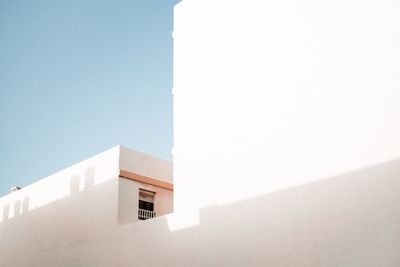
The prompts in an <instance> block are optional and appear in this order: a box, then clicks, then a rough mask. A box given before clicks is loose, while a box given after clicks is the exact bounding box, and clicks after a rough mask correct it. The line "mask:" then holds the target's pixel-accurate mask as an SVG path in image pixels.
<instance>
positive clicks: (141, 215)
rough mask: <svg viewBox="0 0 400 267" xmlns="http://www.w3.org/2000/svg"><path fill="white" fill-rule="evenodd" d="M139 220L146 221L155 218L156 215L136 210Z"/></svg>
mask: <svg viewBox="0 0 400 267" xmlns="http://www.w3.org/2000/svg"><path fill="white" fill-rule="evenodd" d="M138 215H139V220H147V219H151V218H154V217H156V213H155V212H154V211H151V210H142V209H139V210H138Z"/></svg>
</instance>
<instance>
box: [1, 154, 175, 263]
mask: <svg viewBox="0 0 400 267" xmlns="http://www.w3.org/2000/svg"><path fill="white" fill-rule="evenodd" d="M121 171H124V172H125V173H129V174H131V176H132V177H133V178H135V177H139V178H141V179H142V180H143V179H144V182H143V181H136V180H132V179H131V178H132V177H130V178H129V177H128V178H129V179H128V178H124V177H123V176H121ZM143 177H144V178H143ZM149 178H150V179H149ZM146 179H147V180H150V181H153V180H156V181H162V182H164V183H167V184H171V185H172V164H171V163H170V162H167V161H164V160H161V159H158V158H155V157H152V156H149V155H146V154H143V153H140V152H137V151H134V150H130V149H127V148H124V147H121V146H117V147H114V148H112V149H110V150H107V151H105V152H103V153H101V154H99V155H97V156H94V157H92V158H89V159H87V160H85V161H83V162H80V163H78V164H76V165H74V166H72V167H69V168H67V169H65V170H62V171H60V172H58V173H56V174H54V175H51V176H49V177H46V178H44V179H42V180H40V181H38V182H36V183H34V184H32V185H29V186H26V187H24V188H22V189H20V190H18V191H16V192H12V193H10V194H8V195H6V196H4V197H2V198H0V211H1V212H0V214H1V215H0V216H1V217H0V250H1V252H0V266H63V263H62V262H64V264H66V265H65V266H81V265H68V262H70V261H71V260H72V259H70V255H69V254H68V253H67V254H64V255H63V256H60V255H58V256H57V258H56V260H57V259H59V260H60V258H59V257H61V258H63V259H64V261H61V262H60V263H59V264H58V263H53V264H48V261H49V258H51V257H52V255H53V254H52V253H61V251H62V252H63V253H65V251H64V249H63V247H64V246H68V245H72V244H80V243H85V242H88V241H90V240H101V239H102V238H104V237H106V236H109V235H113V234H115V232H116V229H117V228H118V226H121V225H124V224H127V223H137V222H138V221H139V219H138V202H139V198H138V195H139V188H140V189H146V190H149V191H152V192H154V193H155V197H154V209H155V210H154V211H155V212H156V214H157V215H158V216H162V215H164V214H167V213H171V212H172V210H173V191H172V190H169V189H165V188H161V187H159V186H157V185H154V184H151V183H147V182H146ZM151 179H153V180H151ZM58 250H59V251H58ZM57 251H58V252H57ZM80 253H82V255H84V254H85V252H84V251H81V252H80ZM53 256H54V255H53ZM92 256H95V254H93V255H92ZM99 258H100V259H101V257H99Z"/></svg>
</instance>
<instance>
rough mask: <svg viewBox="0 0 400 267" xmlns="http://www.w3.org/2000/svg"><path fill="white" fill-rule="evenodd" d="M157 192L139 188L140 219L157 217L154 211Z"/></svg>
mask: <svg viewBox="0 0 400 267" xmlns="http://www.w3.org/2000/svg"><path fill="white" fill-rule="evenodd" d="M155 194H156V193H155V192H151V191H148V190H144V189H139V212H138V218H139V220H147V219H150V218H154V217H156V213H155V212H154V197H155Z"/></svg>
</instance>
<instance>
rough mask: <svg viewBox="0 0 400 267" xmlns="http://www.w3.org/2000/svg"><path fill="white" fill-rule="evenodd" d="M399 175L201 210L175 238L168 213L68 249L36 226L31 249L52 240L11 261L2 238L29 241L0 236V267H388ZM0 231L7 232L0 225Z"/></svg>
mask: <svg viewBox="0 0 400 267" xmlns="http://www.w3.org/2000/svg"><path fill="white" fill-rule="evenodd" d="M399 176H400V161H394V162H387V163H384V164H379V165H377V166H373V167H370V168H367V169H363V170H359V171H356V172H352V173H347V174H345V175H342V176H337V177H331V178H329V179H325V180H320V181H317V182H314V183H311V184H307V185H302V186H299V187H294V188H291V189H288V190H283V191H279V192H275V193H272V194H265V195H261V196H258V197H253V198H250V199H246V200H242V201H239V202H235V203H230V204H225V205H214V206H210V207H207V208H203V209H201V210H200V220H199V223H198V224H197V225H193V226H192V227H189V228H184V229H178V230H172V229H171V228H170V226H169V221H170V220H171V219H174V217H177V216H178V217H179V215H178V214H175V213H173V214H169V215H167V216H162V217H157V218H155V219H152V220H147V221H141V222H137V223H130V224H120V225H118V227H116V228H112V227H111V228H107V229H106V231H104V232H102V234H101V235H96V236H92V237H90V238H86V239H81V240H79V241H78V242H66V240H68V237H67V236H66V234H64V231H65V230H64V229H58V232H56V233H54V232H50V233H49V232H48V231H46V229H44V228H37V230H38V232H37V233H36V235H37V237H36V239H34V241H36V242H43V240H44V241H45V240H46V239H47V238H48V236H49V234H55V235H58V237H59V238H60V239H59V242H58V243H56V244H53V246H52V247H48V248H47V249H43V250H26V247H24V246H23V245H21V244H20V246H19V247H17V246H12V248H13V249H15V251H14V254H12V255H11V256H10V254H5V253H9V250H8V249H9V247H8V246H9V245H8V244H7V243H11V244H13V242H12V240H11V239H12V238H16V237H17V238H18V240H20V241H19V242H20V243H22V242H28V243H29V242H30V241H31V239H30V238H32V237H31V236H29V235H27V233H25V232H20V235H18V233H14V234H13V235H9V236H6V240H4V235H3V232H1V238H0V265H1V266H21V267H24V266H33V267H36V266H37V267H43V266H61V267H62V266H66V267H67V266H68V267H70V266H84V267H91V266H93V267H100V266H104V267H110V266H119V267H122V266H174V267H180V266H202V267H204V266H210V267H211V266H255V267H256V266H316V267H317V266H318V267H320V266H324V267H336V266H385V267H391V266H393V267H397V266H399V265H400V234H399V225H400V207H399V205H396V203H399V201H400V180H399V179H398V177H399ZM95 188H96V187H95ZM393 203H394V204H395V205H393ZM100 204H101V203H100ZM65 205H66V206H67V203H65ZM68 206H69V205H68ZM44 209H46V208H44ZM97 210H101V209H100V208H98V209H97ZM94 212H96V211H94ZM55 218H56V217H55ZM37 219H38V218H37V217H33V218H31V219H30V223H32V224H33V225H35V224H36V223H38V222H40V220H37ZM56 219H57V218H56ZM19 222H20V221H19ZM19 222H17V224H18V223H19ZM69 223H70V224H71V225H73V222H69ZM92 223H93V226H94V227H96V225H98V224H99V223H100V224H101V222H98V221H96V220H93V221H92ZM0 227H2V228H1V229H6V230H7V231H8V229H9V226H7V224H6V226H4V224H0ZM76 229H80V228H79V226H77V228H76ZM97 230H98V229H97ZM31 234H32V233H31ZM40 237H41V238H42V239H40ZM30 245H31V246H37V244H36V243H30ZM21 248H23V249H21ZM4 255H6V257H4Z"/></svg>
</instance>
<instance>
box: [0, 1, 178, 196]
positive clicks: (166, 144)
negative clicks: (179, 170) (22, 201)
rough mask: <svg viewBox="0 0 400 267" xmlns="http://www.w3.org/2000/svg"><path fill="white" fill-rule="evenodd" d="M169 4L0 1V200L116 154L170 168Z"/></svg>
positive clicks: (170, 55) (170, 11) (142, 2)
mask: <svg viewBox="0 0 400 267" xmlns="http://www.w3.org/2000/svg"><path fill="white" fill-rule="evenodd" d="M174 2H175V0H141V1H139V0H126V1H120V0H114V1H98V0H96V1H95V0H89V1H88V0H79V1H78V0H68V1H66V0H64V1H54V0H51V1H50V0H42V1H20V0H2V1H0V196H2V195H4V194H6V193H8V191H9V188H10V187H11V186H13V185H20V186H25V185H28V184H30V183H32V182H34V181H36V180H39V179H41V178H43V177H46V176H48V175H50V174H52V173H54V172H56V171H59V170H62V169H64V168H66V167H68V166H70V165H72V164H74V163H77V162H79V161H81V160H84V159H86V158H88V157H90V156H92V155H95V154H97V153H99V152H102V151H104V150H106V149H108V148H111V147H113V146H115V145H118V144H121V145H124V146H127V147H131V148H134V149H137V150H140V151H143V152H145V153H149V154H153V155H156V156H158V157H161V158H164V159H167V160H171V147H172V95H171V88H172V38H171V31H172V23H173V22H172V19H173V17H172V10H173V5H174Z"/></svg>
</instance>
